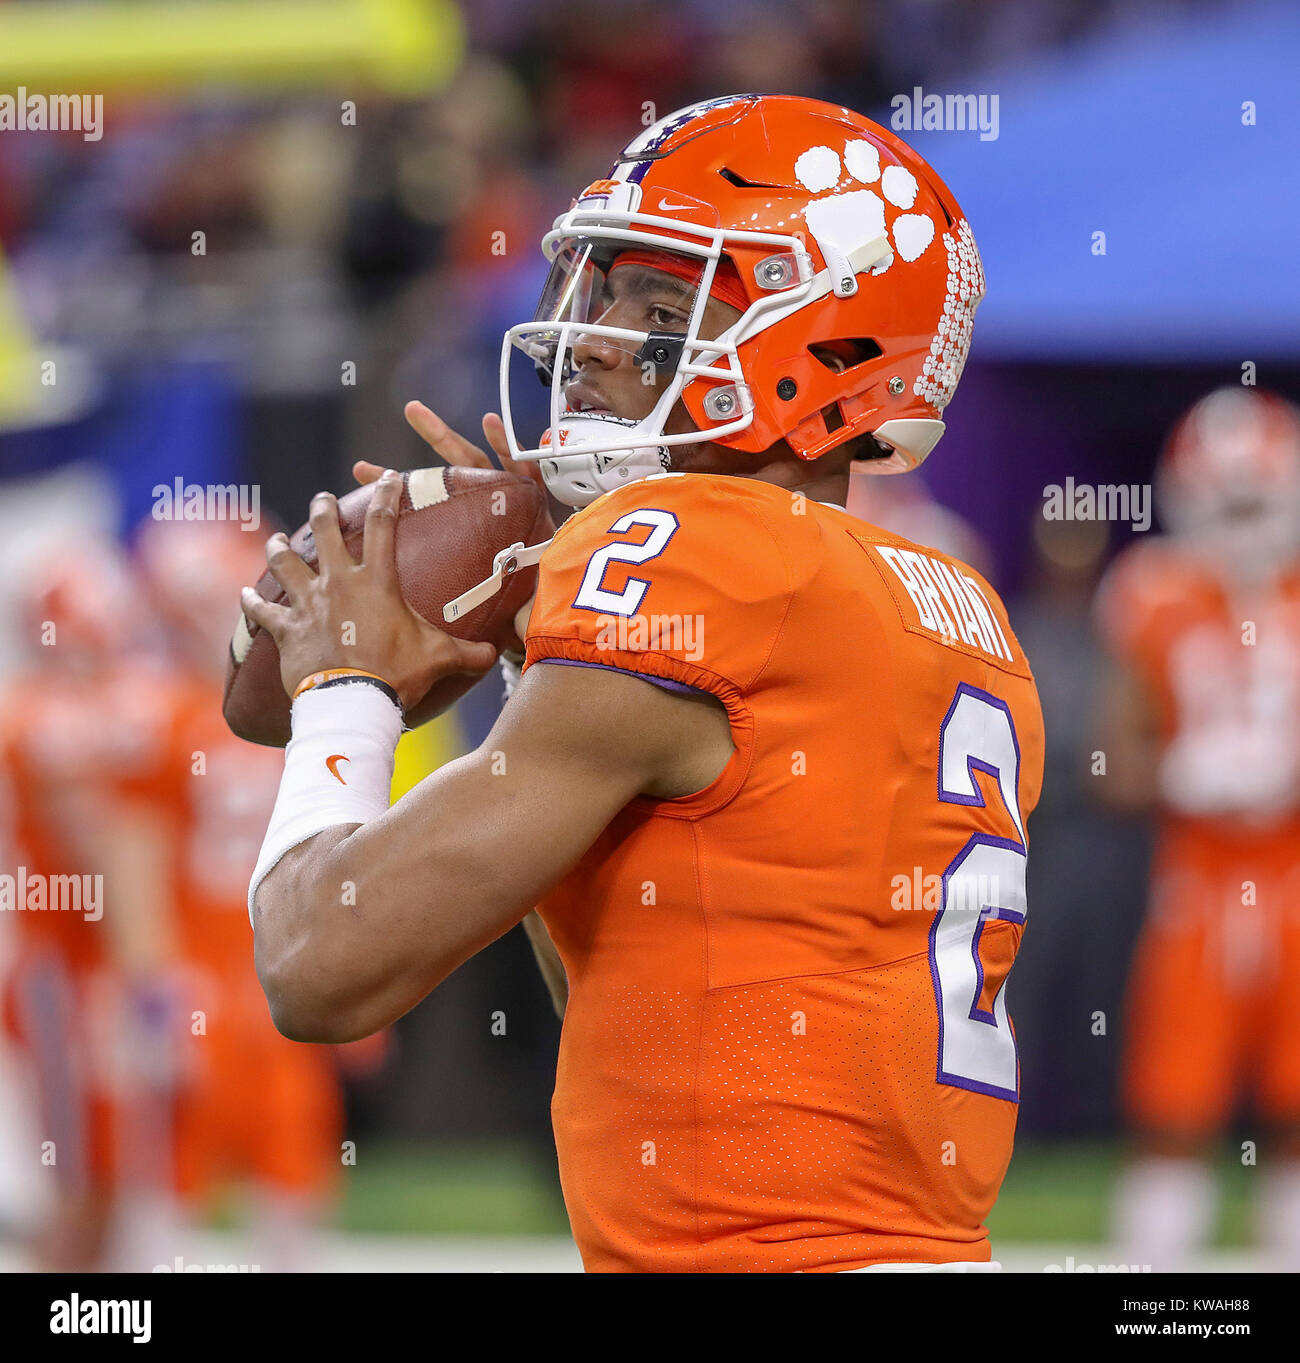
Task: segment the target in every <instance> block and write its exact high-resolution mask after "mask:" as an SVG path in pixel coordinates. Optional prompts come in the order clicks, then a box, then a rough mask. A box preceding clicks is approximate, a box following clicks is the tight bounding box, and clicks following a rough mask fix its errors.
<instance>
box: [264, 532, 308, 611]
mask: <svg viewBox="0 0 1300 1363" xmlns="http://www.w3.org/2000/svg"><path fill="white" fill-rule="evenodd" d="M266 566H267V568H268V569H269V570H270V573H271V576H272V577H273V578H275V580H276V581H277V582H278V583H279V584H280V586H281V587H283V588H284V594H285V595H286V596H287V597H288V598H289V600H290V601H294V600H296V599H297V598H298V597H299V596H301V595H302V593H303V591H304V590H305V589H306V588H307V586H308V585H309V584H310V582H311V580H312V578H313V577H314V576H315V574H314V573H313V572H312V570H311V569H310V568H309V567H308V566H307V565H306V564H305V563H304V562H303V561H302V559H301V558H299V557H298V555H297V554H295V553H294V552H293V547H292V546H291V545H290V543H289V536H288V535H286V534H284V533H283V532H280V533H279V534H275V535H272V536H271V538H270V539H269V540H267V542H266Z"/></svg>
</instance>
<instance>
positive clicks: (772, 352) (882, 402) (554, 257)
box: [501, 95, 984, 506]
mask: <svg viewBox="0 0 1300 1363" xmlns="http://www.w3.org/2000/svg"><path fill="white" fill-rule="evenodd" d="M542 247H543V252H544V254H545V255H546V256H547V257H548V258H549V259H550V260H551V261H552V267H551V274H550V277H549V278H548V280H547V282H546V285H545V287H544V288H543V292H542V300H541V304H540V306H539V308H538V311H537V314H536V316H535V318H534V320H533V321H532V322H527V323H523V324H521V325H518V326H514V327H512V328H510V330H509V331H508V332H507V333H506V337H505V342H504V345H503V347H502V356H501V389H502V416H503V418H504V419H505V424H506V431H507V435H508V439H509V444H510V451H511V454H512V455H513V457H514V458H516V459H539V460H541V461H542V469H543V473H544V474H545V475H546V477H547V482H548V484H549V485H550V486H551V488H552V491H554V492H555V493H556V495H557V496H558V497H560V499H561V500H563V501H566V502H568V503H569V504H571V505H578V506H580V505H583V504H585V502H587V501H590V500H592V498H593V497H594V496H598V495H599V494H600V493H601V492H604V491H608V490H609V489H610V488H612V487H616V486H620V485H621V484H622V483H623V482H626V481H628V480H629V479H630V478H632V477H644V476H646V475H647V474H649V473H654V472H658V471H660V470H661V469H667V468H668V467H669V466H670V461H669V456H668V449H669V448H670V447H671V446H673V445H678V444H686V443H692V442H694V443H698V442H699V441H700V440H701V439H703V440H708V441H715V442H718V443H720V444H723V445H727V446H729V447H731V448H733V449H737V450H744V451H750V452H753V453H759V452H761V451H763V450H766V449H768V448H770V447H771V446H772V445H773V444H774V443H775V442H776V441H778V440H782V439H784V440H786V441H788V442H789V444H790V446H791V448H792V449H793V450H794V451H795V452H796V454H798V455H799V456H800V457H801V458H804V459H815V458H817V457H818V456H820V455H822V454H824V453H826V452H827V451H828V450H831V449H834V448H835V447H836V446H838V445H842V444H844V443H845V442H846V441H849V440H852V439H855V438H857V437H861V436H864V435H872V436H874V437H875V440H876V441H877V442H878V444H879V445H880V446H883V447H884V451H883V452H882V454H881V457H879V458H872V459H871V460H870V461H869V462H868V463H866V464H865V465H863V466H864V467H869V468H870V469H871V470H872V471H873V472H882V473H883V472H896V471H901V470H905V469H910V468H913V467H915V466H916V465H917V464H919V463H920V462H921V461H922V460H923V459H924V458H925V457H926V456H927V455H928V454H929V453H930V451H931V450H932V449H933V448H934V446H935V444H936V442H937V441H938V440H939V437H940V436H941V435H942V434H943V429H944V423H943V420H942V417H941V414H942V412H943V409H944V408H945V406H946V405H947V403H948V401H949V400H950V399H951V397H952V395H953V393H954V391H955V390H956V387H957V381H958V379H959V378H960V376H961V371H962V367H963V365H964V364H965V361H966V355H967V352H968V350H969V348H970V339H971V329H972V323H973V318H974V314H975V309H976V307H977V306H978V304H979V301H980V299H981V298H982V297H983V294H984V272H983V268H982V265H981V263H980V257H979V252H978V250H977V249H976V247H975V240H974V237H973V236H972V234H971V229H970V226H969V224H968V223H967V222H966V219H965V218H964V217H963V216H962V212H961V209H960V208H959V207H958V205H957V203H956V201H955V199H954V198H953V197H952V195H951V194H950V193H949V191H948V189H947V188H946V186H945V185H944V184H943V182H942V181H941V180H940V179H939V177H938V176H937V175H936V174H935V172H934V171H933V170H932V169H931V168H930V166H929V165H927V164H926V162H925V161H924V160H922V158H921V157H920V156H918V155H917V154H916V153H915V152H913V151H912V150H911V149H910V148H909V147H908V146H907V145H906V144H905V143H903V142H902V141H901V140H900V139H899V138H897V137H895V136H894V135H893V134H892V133H890V132H888V131H886V129H884V128H882V127H880V126H879V125H877V124H875V123H873V122H871V121H870V120H869V119H866V118H863V117H862V116H861V115H860V114H856V113H853V112H852V111H850V110H848V109H845V108H843V107H842V106H839V105H831V104H824V103H821V102H819V101H817V100H811V99H803V98H796V97H791V96H771V95H731V96H726V97H724V98H721V99H713V100H707V101H705V102H703V103H700V104H695V105H692V106H690V107H689V108H686V109H682V110H680V111H679V112H677V113H674V114H671V115H669V116H668V117H667V118H664V119H661V120H660V121H659V122H658V123H656V124H655V125H654V126H653V127H651V128H648V129H647V130H646V131H645V132H643V133H642V134H641V135H640V136H639V137H637V138H636V139H635V140H634V141H632V142H631V143H629V144H628V145H627V146H626V147H625V148H624V149H623V150H622V151H621V152H620V153H619V156H618V160H617V162H616V163H615V165H614V167H613V169H612V171H611V173H610V175H609V177H608V178H607V179H604V180H598V181H597V182H596V183H595V184H593V185H590V186H588V188H587V189H586V190H584V191H583V193H582V195H581V196H580V197H579V198H578V199H577V200H576V201H575V202H574V204H573V206H572V207H571V208H570V209H569V211H568V212H567V213H565V214H562V215H561V216H560V217H559V218H557V219H556V222H555V225H554V228H553V229H552V231H550V232H549V233H547V234H546V236H545V237H544V238H543V241H542ZM629 262H631V263H634V264H640V265H642V266H647V267H650V268H652V269H655V270H660V271H664V272H666V273H667V274H670V275H673V276H675V277H676V279H677V280H679V281H682V282H683V283H684V284H685V285H686V290H685V292H686V297H685V299H684V300H683V301H681V303H680V312H681V316H682V321H681V324H680V325H676V326H669V327H665V328H664V329H663V330H662V331H660V330H643V331H636V330H630V329H626V328H618V327H612V326H603V325H602V324H601V317H602V313H603V312H604V309H605V307H606V304H607V301H608V298H609V293H608V290H607V285H606V278H607V276H608V275H609V273H610V272H611V271H612V270H614V269H615V268H616V267H617V266H618V265H620V264H625V263H629ZM710 298H719V299H721V300H722V301H724V302H727V303H730V304H731V305H732V306H733V307H735V308H736V309H738V310H739V311H740V316H739V318H738V319H737V320H735V321H734V323H733V324H731V325H730V326H728V327H727V329H726V330H724V331H722V332H721V334H719V335H716V336H711V337H710V336H705V335H703V334H702V333H701V321H702V318H703V313H704V309H705V307H706V305H707V303H708V301H709V299H710ZM592 337H595V338H599V341H600V343H601V344H604V345H610V346H617V347H619V348H623V349H627V350H628V351H630V352H632V353H633V355H634V357H635V359H636V361H637V363H638V364H640V365H642V366H645V365H646V364H651V365H654V366H657V367H658V376H659V377H660V378H662V377H663V376H664V375H665V374H670V375H671V381H670V382H667V383H665V384H662V392H661V394H660V395H659V397H658V401H657V402H656V404H655V407H654V410H653V412H651V413H650V414H649V415H648V416H646V417H644V418H642V419H641V420H639V421H629V420H625V419H621V418H618V417H616V416H614V415H613V414H612V413H609V412H606V411H594V412H584V411H574V410H571V409H570V408H569V406H568V405H567V404H566V402H565V399H564V394H563V386H564V384H565V382H566V381H567V379H568V378H569V377H570V376H571V374H572V372H573V368H574V366H573V360H572V350H573V346H574V344H575V343H579V342H582V341H586V340H587V339H588V338H592ZM837 343H839V349H840V351H841V353H846V354H847V355H848V363H847V365H846V366H845V367H834V366H832V365H828V364H827V363H826V362H825V360H824V359H822V358H819V356H818V355H816V354H814V348H817V349H823V348H825V349H832V350H834V349H835V348H836V347H837ZM846 343H848V344H847V345H846ZM516 349H518V350H521V351H523V352H524V353H525V354H526V355H528V356H529V357H530V358H531V359H532V361H533V363H534V365H535V366H536V367H537V368H538V370H539V371H540V372H541V374H542V377H543V380H544V382H546V383H548V384H549V387H550V422H549V430H548V431H547V433H546V434H545V436H544V437H543V438H542V440H541V442H540V443H538V444H536V445H530V444H529V443H528V442H526V441H523V440H521V439H520V438H519V436H518V434H517V432H516V430H515V422H514V418H513V417H512V414H511V358H512V354H513V353H514V351H515V350H516ZM679 399H680V401H682V402H683V403H684V404H685V406H686V408H687V410H688V411H689V413H690V415H691V418H692V420H693V421H694V423H695V425H696V427H697V428H698V430H697V431H696V432H690V433H686V434H671V435H666V434H664V425H665V422H666V420H667V418H668V414H669V412H670V411H671V410H672V408H673V407H674V405H675V404H676V403H677V402H678V400H679Z"/></svg>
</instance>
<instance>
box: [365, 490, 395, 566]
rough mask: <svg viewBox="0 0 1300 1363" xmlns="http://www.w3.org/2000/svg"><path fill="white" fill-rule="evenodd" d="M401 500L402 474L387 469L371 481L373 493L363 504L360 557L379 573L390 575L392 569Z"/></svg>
mask: <svg viewBox="0 0 1300 1363" xmlns="http://www.w3.org/2000/svg"><path fill="white" fill-rule="evenodd" d="M401 501H402V475H401V474H400V473H396V472H394V471H393V470H392V469H388V470H387V471H386V472H385V473H384V475H383V477H382V478H380V480H379V482H378V483H377V484H376V485H375V492H374V496H373V497H371V499H370V505H369V506H368V507H367V508H366V526H365V530H364V531H363V536H362V541H361V546H362V547H361V561H362V562H363V563H364V564H365V565H366V567H367V568H369V569H370V570H371V571H372V572H375V573H378V574H380V575H381V576H382V577H391V576H392V575H393V573H394V572H395V570H396V566H397V563H396V552H395V550H394V543H395V541H396V536H397V512H398V508H399V506H400V504H401Z"/></svg>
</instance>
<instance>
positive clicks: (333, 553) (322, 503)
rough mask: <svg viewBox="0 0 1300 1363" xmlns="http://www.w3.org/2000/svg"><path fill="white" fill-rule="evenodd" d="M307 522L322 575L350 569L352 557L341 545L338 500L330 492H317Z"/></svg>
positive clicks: (341, 534) (312, 500) (342, 544)
mask: <svg viewBox="0 0 1300 1363" xmlns="http://www.w3.org/2000/svg"><path fill="white" fill-rule="evenodd" d="M307 520H308V522H309V523H310V525H311V533H312V535H313V537H314V538H315V540H316V562H317V564H318V565H319V571H320V572H322V573H336V572H339V571H340V570H341V569H344V568H351V567H352V555H351V554H349V553H348V551H347V547H346V546H345V545H344V543H343V531H342V529H341V528H340V527H339V499H338V498H337V497H336V496H335V495H334V494H333V493H332V492H318V493H317V494H316V495H315V496H314V497H313V498H312V499H311V511H310V512H309V513H308V516H307Z"/></svg>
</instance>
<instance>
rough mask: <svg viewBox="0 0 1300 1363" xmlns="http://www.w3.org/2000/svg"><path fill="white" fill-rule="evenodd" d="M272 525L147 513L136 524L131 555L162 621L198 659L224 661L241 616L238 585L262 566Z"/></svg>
mask: <svg viewBox="0 0 1300 1363" xmlns="http://www.w3.org/2000/svg"><path fill="white" fill-rule="evenodd" d="M274 528H275V527H273V526H272V527H269V528H267V529H263V530H262V531H261V532H260V533H256V532H250V531H247V530H243V529H241V528H240V523H239V522H237V521H218V520H207V521H199V520H195V521H186V520H155V519H153V518H152V517H150V518H149V519H147V520H145V521H144V522H142V523H141V525H140V527H139V528H138V530H137V532H136V537H135V550H136V557H137V560H138V562H139V565H140V569H141V572H142V575H143V577H144V580H145V583H146V585H147V586H148V589H149V592H150V595H151V597H152V599H153V602H154V604H155V605H156V607H157V609H158V613H159V616H160V618H161V621H162V623H163V624H164V625H165V627H166V628H167V630H168V632H170V633H171V634H172V636H173V638H174V639H176V640H179V642H180V643H181V645H182V648H183V650H184V651H185V652H188V653H190V654H192V655H194V656H195V658H196V660H197V661H200V662H201V663H202V664H203V665H205V666H211V667H213V668H216V667H220V666H223V665H224V662H225V653H226V650H227V649H228V648H229V646H230V635H231V631H232V630H233V628H234V625H235V623H236V621H237V620H238V619H239V617H240V606H239V589H240V588H241V587H246V586H250V585H251V584H253V583H254V582H256V581H257V580H258V578H259V577H260V576H261V575H262V572H263V571H264V570H265V568H266V553H265V546H266V539H267V536H268V535H269V534H270V533H271V531H272V530H273V529H274Z"/></svg>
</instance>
